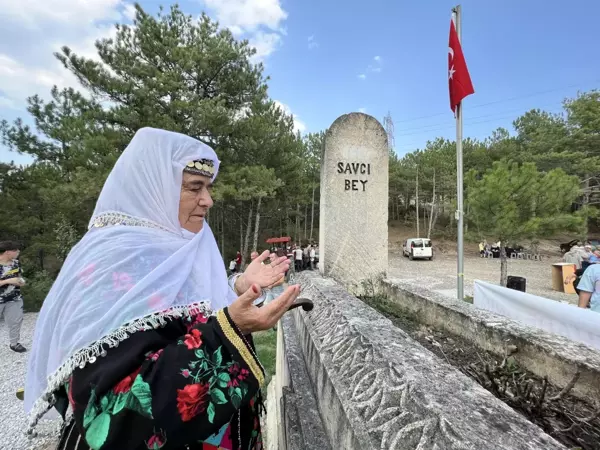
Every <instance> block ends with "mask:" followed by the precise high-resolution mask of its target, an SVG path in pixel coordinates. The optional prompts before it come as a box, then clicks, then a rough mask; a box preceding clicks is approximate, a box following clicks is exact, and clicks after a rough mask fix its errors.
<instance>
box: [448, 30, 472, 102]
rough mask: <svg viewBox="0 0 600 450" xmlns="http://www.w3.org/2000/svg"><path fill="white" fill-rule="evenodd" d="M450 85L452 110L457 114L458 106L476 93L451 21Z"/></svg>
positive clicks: (449, 48)
mask: <svg viewBox="0 0 600 450" xmlns="http://www.w3.org/2000/svg"><path fill="white" fill-rule="evenodd" d="M448 85H449V88H450V109H452V112H454V113H456V105H458V104H459V103H460V102H461V101H462V99H463V98H465V97H466V96H468V95H471V94H473V93H475V90H474V89H473V83H471V76H470V75H469V69H467V62H466V61H465V56H464V55H463V52H462V47H461V46H460V41H459V40H458V33H457V32H456V27H455V26H454V20H452V19H450V40H449V42H448Z"/></svg>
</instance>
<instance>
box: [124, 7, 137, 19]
mask: <svg viewBox="0 0 600 450" xmlns="http://www.w3.org/2000/svg"><path fill="white" fill-rule="evenodd" d="M135 13H136V10H135V6H134V5H133V4H132V3H127V4H126V5H125V8H123V15H124V16H125V17H127V18H128V19H129V20H133V19H135Z"/></svg>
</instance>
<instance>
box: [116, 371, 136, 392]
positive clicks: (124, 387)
mask: <svg viewBox="0 0 600 450" xmlns="http://www.w3.org/2000/svg"><path fill="white" fill-rule="evenodd" d="M140 370H142V367H141V366H140V367H138V368H137V369H136V370H135V371H134V372H132V373H131V374H129V375H127V376H126V377H125V378H123V379H122V380H121V381H119V383H118V384H117V385H116V386H115V387H114V388H113V392H114V393H115V394H125V393H127V392H129V391H130V390H131V386H132V385H133V382H134V381H135V377H137V376H138V374H139V373H140Z"/></svg>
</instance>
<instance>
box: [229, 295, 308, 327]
mask: <svg viewBox="0 0 600 450" xmlns="http://www.w3.org/2000/svg"><path fill="white" fill-rule="evenodd" d="M260 294H261V290H260V288H259V287H258V286H257V285H256V284H253V285H252V286H250V288H249V289H248V290H247V291H246V292H244V293H243V294H242V295H241V296H239V297H238V298H237V300H235V301H234V302H233V303H232V304H231V305H230V306H229V307H228V311H229V317H231V320H232V321H233V322H234V323H235V324H236V325H237V326H238V328H239V329H240V331H241V332H242V334H250V333H254V332H255V331H263V330H268V329H270V328H273V327H274V326H275V324H276V323H277V321H279V319H280V318H281V316H283V315H284V314H285V313H286V312H287V311H288V309H289V307H290V306H292V304H293V303H294V301H295V300H296V298H297V297H298V294H300V286H298V285H294V286H289V287H288V288H287V289H286V290H285V291H284V292H283V294H281V295H280V296H279V297H277V298H276V299H275V300H273V301H272V302H270V303H269V304H268V305H265V306H263V307H262V308H258V307H256V306H254V305H253V302H254V300H256V299H257V298H258V297H260Z"/></svg>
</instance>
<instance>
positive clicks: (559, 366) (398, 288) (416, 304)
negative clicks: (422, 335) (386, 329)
mask: <svg viewBox="0 0 600 450" xmlns="http://www.w3.org/2000/svg"><path fill="white" fill-rule="evenodd" d="M383 287H384V290H385V293H386V294H387V296H388V298H389V300H390V301H392V302H394V303H395V304H397V305H398V307H399V308H400V309H401V310H403V311H405V312H406V313H408V314H409V315H411V316H413V317H414V319H415V321H417V322H419V323H423V324H426V325H429V326H431V327H432V328H436V329H439V330H445V331H448V332H450V333H452V334H455V335H458V336H462V337H464V338H465V339H467V340H468V341H470V342H473V343H474V344H476V345H477V346H479V347H480V348H482V349H484V350H487V351H489V352H492V353H495V354H497V355H500V356H503V355H505V354H506V349H507V346H509V345H514V346H516V348H517V352H516V353H514V354H512V355H511V356H513V357H514V358H515V360H516V361H517V362H518V363H519V364H520V365H521V366H522V367H525V368H526V369H528V370H529V371H531V372H533V373H534V374H536V375H538V376H540V377H544V376H547V377H548V380H549V381H550V382H551V383H552V384H554V385H555V386H558V387H565V386H566V385H567V384H568V383H569V382H570V381H571V380H572V379H573V376H574V375H575V373H576V372H577V371H579V372H580V377H579V380H578V381H577V384H576V385H575V387H574V388H573V390H572V393H573V394H575V395H576V396H578V397H580V398H583V399H589V398H596V399H597V398H600V352H598V351H597V350H595V349H593V348H591V347H589V346H587V345H585V344H583V343H579V342H575V341H572V340H570V339H567V338H565V337H563V336H559V335H557V334H552V333H549V332H546V331H544V330H541V329H539V328H535V327H531V326H527V325H523V324H521V323H519V322H517V321H514V320H511V319H509V318H507V317H504V316H500V315H498V314H494V313H491V312H489V311H486V310H483V309H479V308H476V307H474V306H473V305H471V304H469V303H466V302H462V301H458V300H455V299H452V298H449V297H447V296H444V295H442V294H438V293H436V292H432V291H429V290H427V289H425V288H420V287H417V286H415V285H414V284H411V283H408V282H404V281H401V280H394V279H388V280H385V281H384V282H383Z"/></svg>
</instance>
